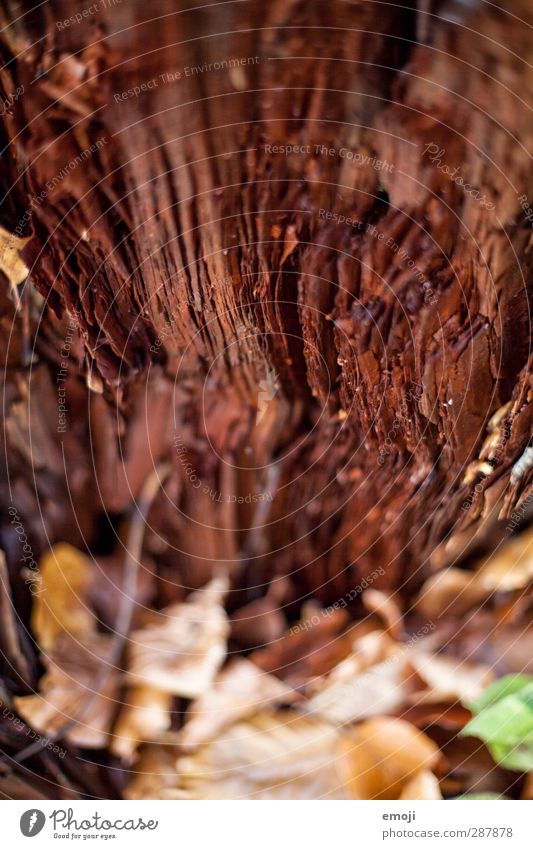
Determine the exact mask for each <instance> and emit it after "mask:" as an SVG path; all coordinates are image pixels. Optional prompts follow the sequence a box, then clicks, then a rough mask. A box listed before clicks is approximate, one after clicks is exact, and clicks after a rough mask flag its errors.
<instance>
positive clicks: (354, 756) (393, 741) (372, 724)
mask: <svg viewBox="0 0 533 849" xmlns="http://www.w3.org/2000/svg"><path fill="white" fill-rule="evenodd" d="M342 747H343V751H344V758H343V759H342V760H341V761H340V763H341V766H342V774H343V775H344V776H345V779H346V783H347V786H348V788H349V790H350V793H351V795H352V798H354V799H397V798H398V797H399V796H400V795H401V794H402V792H403V791H404V789H405V787H406V785H408V782H410V781H411V780H412V779H414V778H415V777H416V776H417V775H418V774H419V773H420V772H422V771H428V770H429V771H431V770H432V769H433V768H434V767H435V766H436V764H437V762H438V760H439V749H438V746H437V745H436V744H435V743H433V741H432V740H430V739H429V737H427V736H426V735H425V734H423V733H422V732H421V731H418V730H417V729H416V728H414V727H413V726H412V725H410V724H409V723H408V722H404V720H402V719H393V718H391V717H387V716H381V717H375V718H374V719H368V720H366V722H363V723H361V725H359V726H357V728H355V729H354V731H353V733H352V734H351V736H350V737H349V738H344V739H343V742H342Z"/></svg>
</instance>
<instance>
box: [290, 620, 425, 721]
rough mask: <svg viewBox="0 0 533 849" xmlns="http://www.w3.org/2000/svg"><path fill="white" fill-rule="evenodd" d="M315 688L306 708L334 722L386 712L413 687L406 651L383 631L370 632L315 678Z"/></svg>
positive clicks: (401, 702) (313, 686)
mask: <svg viewBox="0 0 533 849" xmlns="http://www.w3.org/2000/svg"><path fill="white" fill-rule="evenodd" d="M309 689H314V690H315V691H318V692H317V693H316V695H315V696H314V697H313V698H312V699H311V700H310V701H309V703H308V706H307V708H308V710H309V711H310V712H311V713H316V714H318V715H320V716H321V717H323V718H325V719H327V720H329V721H330V722H334V723H341V724H343V723H348V722H354V721H356V720H360V719H365V718H366V717H369V716H375V715H376V713H390V712H391V711H394V710H395V709H396V708H398V707H399V706H400V705H402V704H403V703H404V702H405V701H406V699H407V697H408V696H409V694H410V693H411V692H414V691H415V690H416V682H415V680H414V678H413V669H412V667H411V666H410V664H409V662H408V653H407V652H406V651H405V650H404V649H402V648H401V647H400V646H399V645H398V644H396V643H394V642H393V641H392V640H391V639H390V637H388V636H387V635H386V634H385V632H384V631H373V632H371V633H370V634H366V635H365V636H364V637H361V638H360V639H359V640H358V641H357V642H356V643H355V644H354V653H353V654H352V655H350V656H349V657H348V658H346V659H345V660H343V661H341V663H339V664H338V665H337V666H336V667H335V669H333V670H332V672H331V673H330V674H329V675H328V676H327V678H323V679H319V680H315V681H313V682H312V684H311V686H310V688H309Z"/></svg>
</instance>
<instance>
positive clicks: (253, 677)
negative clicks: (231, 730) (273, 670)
mask: <svg viewBox="0 0 533 849" xmlns="http://www.w3.org/2000/svg"><path fill="white" fill-rule="evenodd" d="M294 699H295V693H294V691H293V690H292V689H291V688H290V687H288V686H287V685H286V684H283V683H282V682H281V681H280V680H279V679H278V678H275V677H274V676H273V675H269V674H268V673H267V672H263V670H262V669H259V667H258V666H256V665H255V664H254V663H251V662H250V661H249V660H245V659H243V658H239V659H238V660H234V661H233V662H232V663H231V664H230V665H229V666H228V667H227V668H226V669H225V670H224V671H223V672H222V673H221V674H220V675H219V677H218V679H217V680H216V681H215V682H214V684H213V686H212V687H211V688H210V689H209V690H207V691H206V692H205V693H204V695H203V696H200V698H199V699H198V701H196V702H195V703H194V704H192V705H191V706H190V708H189V710H188V712H187V722H186V724H185V726H184V728H183V730H182V732H181V734H180V736H179V742H180V745H181V746H182V748H195V747H196V746H198V745H199V744H200V743H205V742H206V740H212V739H213V738H214V737H216V736H217V734H219V733H220V732H221V731H222V729H224V728H227V727H228V726H229V725H231V724H232V723H234V722H236V721H237V720H238V719H243V718H244V717H246V716H252V715H253V714H255V713H258V712H259V711H260V710H264V709H265V708H266V707H269V706H271V705H274V704H280V703H282V702H291V701H294Z"/></svg>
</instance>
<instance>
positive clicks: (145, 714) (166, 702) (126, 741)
mask: <svg viewBox="0 0 533 849" xmlns="http://www.w3.org/2000/svg"><path fill="white" fill-rule="evenodd" d="M171 705H172V696H171V695H170V693H162V692H161V690H156V689H154V688H153V687H133V688H132V689H131V690H128V692H127V694H126V696H125V698H124V702H123V703H122V708H121V711H120V714H119V717H118V719H117V722H116V725H115V728H114V730H113V739H112V741H111V745H110V749H111V751H112V752H113V754H114V755H117V756H118V757H121V758H123V759H124V760H131V758H132V757H133V755H134V754H135V752H136V751H137V747H138V746H139V745H140V744H141V743H145V742H147V741H149V740H154V739H155V738H156V737H157V736H158V735H159V734H162V733H163V732H164V731H167V730H168V729H169V728H170V709H171Z"/></svg>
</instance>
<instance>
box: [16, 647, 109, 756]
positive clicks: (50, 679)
mask: <svg viewBox="0 0 533 849" xmlns="http://www.w3.org/2000/svg"><path fill="white" fill-rule="evenodd" d="M112 640H113V638H112V637H110V636H105V635H102V634H85V635H84V638H83V644H82V643H80V642H78V641H77V640H75V639H74V638H73V637H72V636H70V635H68V634H62V635H61V636H59V637H58V639H57V641H56V645H55V648H54V650H53V651H52V652H51V653H50V655H49V656H48V657H47V658H46V659H45V664H46V666H47V672H46V674H45V676H44V677H43V678H42V680H41V682H40V693H39V694H36V695H34V696H22V697H20V698H16V699H14V703H15V706H16V708H17V710H18V711H19V712H20V714H21V715H22V716H23V717H24V719H26V720H27V722H28V723H29V724H30V725H32V726H33V727H34V728H37V730H38V731H40V732H41V733H42V734H44V735H51V734H54V733H55V732H56V731H58V730H59V729H60V728H62V727H63V725H65V724H66V723H67V722H69V721H70V720H72V719H75V720H76V722H75V725H74V727H73V728H72V729H70V730H69V731H68V732H67V733H66V734H65V739H66V740H68V741H69V742H70V743H72V744H73V745H75V746H82V747H86V748H90V749H101V748H103V747H105V746H107V745H108V742H109V739H108V737H109V735H108V732H109V729H110V726H111V720H112V717H113V713H114V711H115V707H116V700H117V696H118V676H117V674H116V672H115V670H114V669H113V668H110V669H109V672H108V674H107V675H106V676H105V678H103V680H102V683H101V689H100V690H99V691H98V692H96V691H95V690H94V686H95V683H96V682H98V681H99V680H101V679H102V675H101V672H102V664H103V663H105V662H106V659H107V658H108V657H109V655H110V651H111V644H112ZM104 668H105V667H104Z"/></svg>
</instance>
